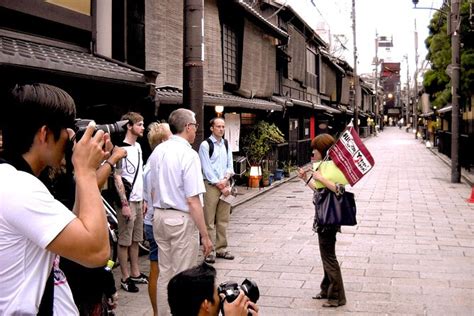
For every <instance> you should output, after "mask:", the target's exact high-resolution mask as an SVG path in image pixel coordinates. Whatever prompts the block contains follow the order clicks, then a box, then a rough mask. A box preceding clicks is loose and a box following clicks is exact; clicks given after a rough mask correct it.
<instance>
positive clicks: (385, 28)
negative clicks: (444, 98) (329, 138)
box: [279, 0, 443, 84]
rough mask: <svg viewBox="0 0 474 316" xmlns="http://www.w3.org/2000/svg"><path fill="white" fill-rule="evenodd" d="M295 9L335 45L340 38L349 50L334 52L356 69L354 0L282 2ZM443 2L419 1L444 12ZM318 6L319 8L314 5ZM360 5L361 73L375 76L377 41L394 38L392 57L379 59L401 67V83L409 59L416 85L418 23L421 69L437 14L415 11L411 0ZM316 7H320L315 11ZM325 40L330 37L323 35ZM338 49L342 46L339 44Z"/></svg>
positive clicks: (371, 0) (366, 0)
mask: <svg viewBox="0 0 474 316" xmlns="http://www.w3.org/2000/svg"><path fill="white" fill-rule="evenodd" d="M279 1H280V2H281V3H285V1H287V4H289V5H290V6H292V7H293V8H294V9H295V11H296V12H298V14H299V15H300V16H301V17H302V18H304V19H305V21H306V23H308V24H309V25H310V26H311V27H313V28H314V29H316V30H318V29H320V30H321V29H323V30H324V29H325V30H329V32H328V33H330V34H331V35H332V36H331V38H332V42H333V44H334V43H337V41H336V40H335V39H334V35H336V36H337V37H338V38H339V39H340V42H341V43H343V44H345V45H344V46H345V47H346V48H347V49H345V50H344V49H342V48H341V49H339V50H336V51H334V50H332V51H333V52H334V53H335V55H336V56H337V57H342V58H343V59H345V60H346V61H347V62H348V63H349V64H350V65H352V66H353V65H354V53H353V47H354V45H353V35H352V34H353V33H352V17H351V10H352V0H312V1H311V0H279ZM442 2H443V1H442V0H419V3H418V7H433V8H440V7H441V4H442ZM312 3H314V4H315V5H313V4H312ZM355 3H356V13H355V14H356V30H357V33H356V43H357V52H358V63H357V73H358V74H364V73H373V72H374V67H375V66H374V65H372V63H373V60H374V57H375V38H376V33H378V35H379V36H387V37H389V38H390V37H392V36H393V48H392V49H391V52H390V53H388V52H386V51H385V49H384V48H379V50H378V55H379V58H384V60H386V61H389V60H391V61H394V62H400V63H401V68H402V71H401V74H400V75H401V81H402V82H403V83H405V82H406V81H407V72H406V71H407V59H406V58H404V56H405V55H406V56H407V58H408V69H409V74H410V81H411V84H413V74H414V70H415V20H416V30H417V33H418V56H419V57H418V67H419V68H421V67H422V65H423V61H424V60H425V56H426V54H427V49H426V47H425V43H424V41H425V39H426V37H427V36H428V24H429V21H430V19H431V16H432V15H433V14H434V12H435V11H433V10H423V9H413V8H414V6H413V3H412V1H411V0H355ZM315 6H316V7H315ZM318 33H319V32H318ZM321 35H322V37H323V39H325V40H327V38H328V36H327V34H324V31H322V32H321ZM336 46H340V43H337V45H336Z"/></svg>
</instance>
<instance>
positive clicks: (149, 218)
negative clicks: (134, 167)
mask: <svg viewBox="0 0 474 316" xmlns="http://www.w3.org/2000/svg"><path fill="white" fill-rule="evenodd" d="M147 131H148V134H147V138H148V143H149V144H150V148H151V150H152V151H153V150H154V149H155V147H156V146H158V145H159V144H161V143H162V142H164V141H166V140H168V138H170V137H171V135H172V134H171V130H170V126H169V125H168V123H157V122H153V123H151V124H150V125H148V128H147ZM150 174H151V173H150V164H149V163H148V162H147V163H146V164H145V167H144V170H143V199H144V200H145V202H146V205H147V207H146V213H145V216H144V218H143V223H144V224H145V237H146V239H147V240H148V242H149V243H150V276H149V282H148V295H149V296H150V302H151V306H152V308H153V314H154V315H155V316H156V315H158V308H157V305H156V285H157V282H158V274H159V272H160V271H159V268H158V246H157V245H156V241H155V238H154V237H153V214H154V210H153V201H152V200H151V179H150Z"/></svg>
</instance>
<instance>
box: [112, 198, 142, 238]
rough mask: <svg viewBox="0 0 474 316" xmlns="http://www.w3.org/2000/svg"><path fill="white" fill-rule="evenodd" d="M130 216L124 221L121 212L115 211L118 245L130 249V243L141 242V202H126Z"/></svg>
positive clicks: (119, 210)
mask: <svg viewBox="0 0 474 316" xmlns="http://www.w3.org/2000/svg"><path fill="white" fill-rule="evenodd" d="M128 205H130V211H131V212H132V216H131V217H130V220H128V221H127V220H126V219H125V218H124V217H123V215H122V210H121V209H117V220H118V244H119V245H120V246H125V247H130V246H131V245H132V241H134V242H141V241H143V202H142V201H140V202H128Z"/></svg>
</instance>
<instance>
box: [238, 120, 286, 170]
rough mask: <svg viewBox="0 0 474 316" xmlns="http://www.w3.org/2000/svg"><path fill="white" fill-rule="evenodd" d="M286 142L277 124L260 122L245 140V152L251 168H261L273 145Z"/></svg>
mask: <svg viewBox="0 0 474 316" xmlns="http://www.w3.org/2000/svg"><path fill="white" fill-rule="evenodd" d="M284 141H285V137H284V135H283V133H282V132H281V131H280V129H279V128H278V127H277V126H276V125H275V124H270V123H268V122H265V121H260V122H259V123H258V124H257V125H256V126H255V127H254V129H253V130H252V132H251V133H250V135H249V136H248V137H246V138H245V140H244V146H243V151H244V153H245V155H246V157H247V161H248V163H249V164H250V166H260V165H261V163H262V160H263V159H264V158H265V156H266V155H267V154H268V152H269V151H270V150H271V148H272V147H271V145H272V144H279V143H283V142H284Z"/></svg>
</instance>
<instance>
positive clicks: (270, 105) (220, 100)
mask: <svg viewBox="0 0 474 316" xmlns="http://www.w3.org/2000/svg"><path fill="white" fill-rule="evenodd" d="M155 99H156V100H157V101H159V102H160V103H163V104H182V103H183V93H182V91H181V90H179V89H176V88H171V87H163V88H157V89H156V96H155ZM203 99H204V105H207V106H215V105H223V106H229V107H238V108H247V109H257V110H274V111H282V110H283V107H282V106H281V105H278V104H276V103H275V102H271V101H268V100H265V99H259V98H253V99H247V98H243V97H239V96H236V95H231V94H217V93H204V96H203Z"/></svg>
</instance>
